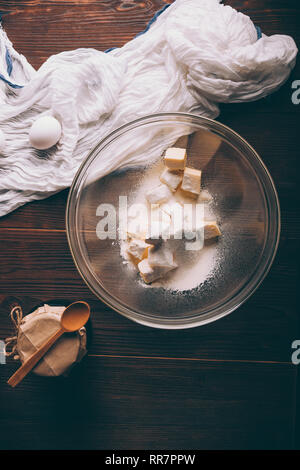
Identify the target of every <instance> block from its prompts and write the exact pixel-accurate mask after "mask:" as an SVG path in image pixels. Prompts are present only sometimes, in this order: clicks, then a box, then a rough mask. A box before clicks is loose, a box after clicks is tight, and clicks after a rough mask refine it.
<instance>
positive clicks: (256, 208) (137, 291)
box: [66, 113, 280, 328]
mask: <svg viewBox="0 0 300 470" xmlns="http://www.w3.org/2000/svg"><path fill="white" fill-rule="evenodd" d="M187 135H188V136H189V137H188V144H187V152H188V166H192V167H194V168H197V169H201V170H202V175H203V176H202V184H203V187H204V188H205V189H207V190H208V191H209V192H210V194H211V195H212V198H213V199H212V202H210V206H211V207H212V210H213V212H214V214H215V215H216V218H217V221H218V223H219V225H220V228H221V231H222V236H221V237H220V239H219V241H218V242H217V243H216V244H215V247H216V248H215V249H216V256H215V258H216V266H215V267H214V269H213V270H212V272H211V273H210V275H208V276H207V278H206V279H205V280H203V279H202V280H201V281H202V282H201V283H200V285H199V286H197V287H194V288H192V289H189V290H187V289H186V290H172V289H171V290H170V289H165V288H163V287H146V286H145V285H143V282H141V280H140V278H139V276H138V274H137V273H136V272H135V271H133V270H130V269H129V268H128V266H127V265H126V264H124V262H123V258H122V257H121V256H120V246H119V242H118V240H114V239H106V240H100V239H99V238H98V236H97V233H96V232H97V224H98V222H99V220H103V218H101V217H100V215H101V216H103V215H104V213H103V207H104V208H105V207H106V206H103V204H109V205H110V206H109V207H112V206H113V207H114V208H115V215H116V219H115V220H116V224H117V221H118V212H119V196H120V195H122V196H128V200H129V199H130V197H131V195H132V194H133V193H134V191H135V190H136V188H138V187H139V186H140V185H141V182H142V180H143V178H144V177H145V175H147V172H151V171H152V169H153V168H154V167H155V165H159V164H161V161H162V154H163V152H164V151H165V149H166V148H168V147H169V146H172V145H173V144H174V143H175V142H176V141H177V139H178V138H179V137H180V136H187ZM112 157H113V158H112ZM115 162H117V164H116V163H115ZM116 165H117V167H118V169H117V170H116V169H115V166H116ZM140 189H141V188H140ZM101 205H102V212H101V210H99V206H101ZM66 226H67V235H68V241H69V246H70V249H71V252H72V256H73V259H74V261H75V264H76V266H77V269H78V271H79V273H80V274H81V276H82V278H83V279H84V281H85V282H86V284H87V285H88V286H89V288H90V289H91V290H92V291H93V292H94V293H95V294H96V296H98V297H99V298H100V299H101V300H102V301H103V302H105V303H106V304H107V305H109V306H110V307H111V308H113V309H114V310H116V311H117V312H119V313H120V314H122V315H124V316H126V317H128V318H131V319H132V320H134V321H136V322H138V323H141V324H144V325H148V326H152V327H158V328H189V327H193V326H198V325H203V324H206V323H209V322H212V321H214V320H217V319H218V318H221V317H223V316H225V315H228V314H229V313H230V312H232V311H233V310H235V309H236V308H238V307H239V306H240V305H241V304H242V303H243V302H245V301H246V300H247V299H248V298H249V297H250V295H251V294H252V293H253V292H254V291H255V290H256V289H257V287H258V286H259V284H260V283H261V282H262V280H263V279H264V277H265V276H266V274H267V272H268V270H269V269H270V266H271V264H272V262H273V259H274V256H275V254H276V250H277V246H278V240H279V234H280V210H279V203H278V197H277V193H276V190H275V187H274V184H273V181H272V179H271V176H270V174H269V172H268V170H267V168H266V167H265V165H264V164H263V162H262V160H261V159H260V157H259V156H258V154H257V153H256V152H255V150H254V149H253V148H252V147H251V146H250V145H249V144H248V143H247V142H246V141H245V140H244V139H243V138H242V137H240V136H239V135H238V134H237V133H236V132H234V131H232V130H231V129H229V128H228V127H226V126H224V125H222V124H221V123H219V122H216V121H213V120H210V119H207V118H204V117H199V116H196V115H193V114H185V113H172V114H171V113H162V114H155V115H150V116H146V117H143V118H140V119H137V120H136V121H133V122H130V123H129V124H125V125H124V126H122V127H120V128H119V129H117V130H115V131H113V132H112V133H111V134H110V135H108V136H107V137H105V138H104V139H102V140H101V141H100V142H99V144H98V145H97V146H96V147H95V148H94V149H93V150H92V151H91V152H90V154H89V155H88V157H87V158H86V160H85V161H84V162H83V164H82V165H81V167H80V169H79V170H78V172H77V175H76V177H75V179H74V182H73V185H72V187H71V190H70V194H69V199H68V203H67V211H66Z"/></svg>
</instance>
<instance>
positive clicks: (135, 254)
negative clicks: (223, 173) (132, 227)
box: [127, 238, 150, 264]
mask: <svg viewBox="0 0 300 470" xmlns="http://www.w3.org/2000/svg"><path fill="white" fill-rule="evenodd" d="M149 246H150V245H149V244H148V243H146V242H144V241H143V240H140V239H138V238H135V239H133V240H130V242H129V244H128V248H127V253H129V255H131V257H132V258H133V261H134V262H135V264H137V263H139V262H140V261H141V260H142V259H144V258H146V257H147V253H148V248H149Z"/></svg>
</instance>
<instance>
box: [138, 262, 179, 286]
mask: <svg viewBox="0 0 300 470" xmlns="http://www.w3.org/2000/svg"><path fill="white" fill-rule="evenodd" d="M176 267H177V266H175V265H174V266H155V267H152V266H150V264H149V262H148V260H147V259H143V261H141V262H140V263H139V264H138V269H139V272H140V275H141V277H142V279H143V281H144V282H145V283H146V284H150V283H151V282H153V281H156V280H157V279H160V278H162V277H163V276H165V275H166V274H167V273H168V272H169V271H171V270H172V269H175V268H176Z"/></svg>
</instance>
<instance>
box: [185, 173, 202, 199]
mask: <svg viewBox="0 0 300 470" xmlns="http://www.w3.org/2000/svg"><path fill="white" fill-rule="evenodd" d="M200 188H201V171H200V170H195V169H194V168H188V167H186V168H185V169H184V173H183V179H182V183H181V189H182V190H183V191H185V192H186V193H190V194H192V195H196V196H198V195H199V194H200Z"/></svg>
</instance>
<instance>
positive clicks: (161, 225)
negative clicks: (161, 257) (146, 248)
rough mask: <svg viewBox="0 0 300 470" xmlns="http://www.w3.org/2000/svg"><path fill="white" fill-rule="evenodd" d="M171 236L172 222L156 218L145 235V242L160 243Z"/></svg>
mask: <svg viewBox="0 0 300 470" xmlns="http://www.w3.org/2000/svg"><path fill="white" fill-rule="evenodd" d="M168 238H170V222H168V223H165V222H162V221H158V220H154V221H152V222H151V225H150V227H149V229H148V232H147V233H146V236H145V242H146V243H149V244H150V245H160V244H161V242H162V241H163V240H167V239H168Z"/></svg>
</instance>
